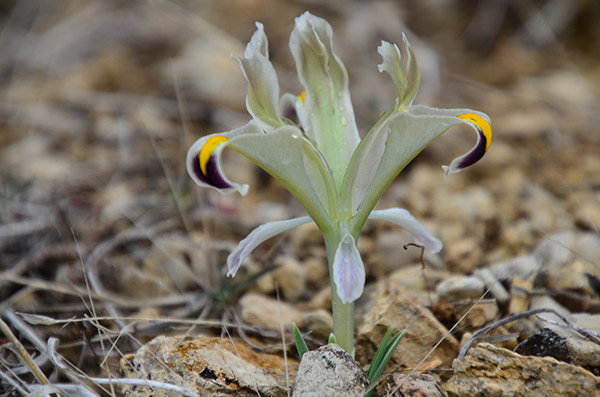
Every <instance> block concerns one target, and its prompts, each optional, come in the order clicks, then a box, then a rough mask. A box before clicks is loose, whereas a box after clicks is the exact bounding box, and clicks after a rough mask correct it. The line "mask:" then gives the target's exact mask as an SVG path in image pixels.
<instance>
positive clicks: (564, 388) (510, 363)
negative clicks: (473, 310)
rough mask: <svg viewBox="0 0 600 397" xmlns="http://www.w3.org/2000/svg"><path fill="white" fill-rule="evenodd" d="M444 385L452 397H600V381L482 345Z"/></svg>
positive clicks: (459, 363) (560, 365)
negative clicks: (599, 396)
mask: <svg viewBox="0 0 600 397" xmlns="http://www.w3.org/2000/svg"><path fill="white" fill-rule="evenodd" d="M452 367H453V369H454V374H453V375H452V377H451V378H450V379H449V380H448V382H446V384H445V385H444V389H445V390H446V392H447V393H448V395H449V396H450V397H460V396H480V397H483V396H485V397H501V396H590V397H591V396H598V395H599V394H600V393H599V392H598V391H599V390H600V378H599V377H596V376H594V375H593V374H592V373H591V372H589V371H587V370H585V369H583V368H580V367H577V366H574V365H571V364H567V363H563V362H560V361H557V360H555V359H554V358H550V357H523V356H521V355H519V354H517V353H513V352H511V351H510V350H506V349H503V348H501V347H496V346H493V345H490V344H488V343H481V344H479V345H477V346H476V347H473V348H471V349H470V350H469V352H468V354H467V356H466V357H465V358H464V360H462V361H458V360H455V361H454V363H453V365H452Z"/></svg>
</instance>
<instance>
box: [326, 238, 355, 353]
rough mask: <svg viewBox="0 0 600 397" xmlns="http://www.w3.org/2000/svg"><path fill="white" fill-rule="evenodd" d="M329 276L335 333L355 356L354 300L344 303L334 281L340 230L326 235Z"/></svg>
mask: <svg viewBox="0 0 600 397" xmlns="http://www.w3.org/2000/svg"><path fill="white" fill-rule="evenodd" d="M324 238H325V248H326V249H327V261H328V263H329V274H330V275H331V276H330V277H329V278H330V280H331V310H332V312H333V334H334V335H335V338H336V342H337V344H338V345H339V346H340V347H341V348H342V349H344V350H345V351H346V352H347V353H348V354H350V355H352V356H354V302H350V303H342V301H341V300H340V297H339V296H338V294H337V290H336V286H335V283H334V282H333V259H334V257H335V252H336V250H337V247H338V245H339V244H340V241H341V236H340V233H339V230H336V232H334V233H328V235H324Z"/></svg>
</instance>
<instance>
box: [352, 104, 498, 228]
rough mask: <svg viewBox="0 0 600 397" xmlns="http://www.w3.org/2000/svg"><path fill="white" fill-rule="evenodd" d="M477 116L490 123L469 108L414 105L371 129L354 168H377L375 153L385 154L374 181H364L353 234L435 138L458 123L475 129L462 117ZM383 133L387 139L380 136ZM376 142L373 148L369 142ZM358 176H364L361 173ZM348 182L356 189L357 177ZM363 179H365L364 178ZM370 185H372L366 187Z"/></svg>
mask: <svg viewBox="0 0 600 397" xmlns="http://www.w3.org/2000/svg"><path fill="white" fill-rule="evenodd" d="M467 113H468V114H475V115H478V116H479V117H481V118H482V120H489V118H488V116H487V115H485V114H484V113H480V112H476V111H474V110H469V109H437V108H431V107H428V106H423V105H414V106H411V107H410V108H409V109H408V110H406V111H402V112H397V113H396V114H394V115H393V116H391V117H390V118H389V120H388V121H386V122H385V123H383V125H381V126H380V128H379V129H378V130H371V132H369V134H368V135H367V137H366V138H365V139H364V141H365V143H364V144H363V143H361V146H359V148H357V151H363V150H364V153H357V154H355V155H354V156H353V159H352V163H351V164H350V167H351V168H352V169H356V170H359V171H360V170H363V169H368V170H369V168H368V167H373V159H372V158H373V157H374V155H373V153H379V152H381V150H382V146H383V154H382V155H381V157H380V161H379V163H378V165H377V169H376V172H372V170H369V175H371V174H372V180H371V181H370V182H369V181H368V180H364V181H363V186H361V188H362V189H366V191H364V192H363V197H364V198H363V200H362V202H361V203H360V205H359V208H358V211H357V215H356V218H355V220H354V222H353V232H354V231H357V230H360V228H361V227H362V225H363V224H364V222H365V221H366V219H367V217H368V215H369V214H370V212H371V210H372V209H373V208H374V207H375V204H376V203H377V201H378V200H379V198H380V197H381V195H382V194H383V193H384V192H385V190H386V189H387V188H388V187H389V185H390V184H391V183H392V182H393V181H394V179H395V178H396V176H398V174H399V173H400V171H402V170H403V169H404V167H406V165H407V164H408V163H410V162H411V161H412V160H413V159H414V158H415V157H416V156H417V155H418V154H419V153H420V152H421V151H422V150H423V149H425V147H427V146H428V145H429V144H430V143H431V142H432V141H433V140H434V139H436V138H437V137H438V136H440V135H441V134H442V133H444V132H445V131H446V130H448V129H449V128H450V127H452V126H454V125H456V124H466V125H469V126H471V127H473V122H472V121H469V120H465V119H462V118H459V116H460V115H463V114H467ZM380 134H383V136H385V139H384V138H381V137H380V136H379V135H380ZM369 141H373V142H374V143H373V144H372V145H371V146H372V147H371V146H370V145H368V144H367V143H368V142H369ZM356 175H360V172H357V173H356ZM349 176H350V178H348V180H346V181H345V186H353V185H354V183H355V180H357V176H354V177H352V176H351V175H349ZM363 179H365V178H364V177H363ZM366 183H368V186H365V185H366Z"/></svg>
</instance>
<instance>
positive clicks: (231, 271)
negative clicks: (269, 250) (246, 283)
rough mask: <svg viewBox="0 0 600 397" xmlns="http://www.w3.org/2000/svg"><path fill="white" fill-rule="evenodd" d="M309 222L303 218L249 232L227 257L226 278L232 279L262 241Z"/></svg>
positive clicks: (309, 220) (264, 226)
mask: <svg viewBox="0 0 600 397" xmlns="http://www.w3.org/2000/svg"><path fill="white" fill-rule="evenodd" d="M311 221H312V219H311V218H310V217H308V216H304V217H301V218H295V219H290V220H287V221H277V222H269V223H265V224H264V225H260V226H259V227H257V228H256V229H254V230H253V231H252V232H250V234H249V235H248V236H246V238H245V239H243V240H242V241H240V243H239V244H238V246H237V247H236V248H235V249H234V250H233V251H232V252H231V254H229V256H228V257H227V269H228V272H227V276H228V277H234V276H235V274H236V273H237V271H238V269H239V268H240V266H241V265H242V263H243V262H244V259H246V258H247V257H248V255H250V253H251V252H252V251H254V249H255V248H256V247H258V246H259V245H260V244H262V243H263V242H264V241H266V240H268V239H270V238H272V237H275V236H276V235H278V234H281V233H283V232H285V231H288V230H290V229H293V228H295V227H298V226H300V225H304V224H305V223H309V222H311Z"/></svg>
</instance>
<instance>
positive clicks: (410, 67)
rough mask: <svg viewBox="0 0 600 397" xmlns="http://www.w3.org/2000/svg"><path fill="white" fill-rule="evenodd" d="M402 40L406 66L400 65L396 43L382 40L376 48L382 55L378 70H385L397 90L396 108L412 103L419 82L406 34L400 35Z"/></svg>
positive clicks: (400, 59)
mask: <svg viewBox="0 0 600 397" xmlns="http://www.w3.org/2000/svg"><path fill="white" fill-rule="evenodd" d="M402 40H403V41H404V47H405V48H406V58H407V59H406V66H403V65H402V55H401V54H400V49H399V48H398V46H397V45H396V44H392V43H388V42H387V41H382V42H381V45H380V46H379V47H378V48H377V52H379V54H381V56H382V57H383V62H382V63H381V64H380V65H379V66H378V68H379V71H380V72H384V71H385V72H387V73H388V74H389V75H390V77H391V78H392V81H393V82H394V84H395V85H396V89H397V91H398V98H397V100H396V110H402V109H404V108H406V107H408V106H410V105H412V102H413V100H414V99H415V97H416V96H417V91H418V90H419V84H420V83H421V76H420V73H419V67H418V66H417V61H416V58H415V54H414V53H413V50H412V47H411V46H410V44H409V42H408V40H407V39H406V36H404V35H402Z"/></svg>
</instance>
